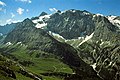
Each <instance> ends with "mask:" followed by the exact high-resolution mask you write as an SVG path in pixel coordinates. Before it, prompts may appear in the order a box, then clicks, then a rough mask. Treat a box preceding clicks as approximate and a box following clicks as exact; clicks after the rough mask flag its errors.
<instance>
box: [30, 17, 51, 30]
mask: <svg viewBox="0 0 120 80" xmlns="http://www.w3.org/2000/svg"><path fill="white" fill-rule="evenodd" d="M50 16H51V15H44V16H40V17H39V19H36V20H32V22H33V23H35V24H36V26H35V27H36V28H43V27H45V26H47V23H45V21H47V20H48V19H49V18H50ZM39 22H42V23H39Z"/></svg>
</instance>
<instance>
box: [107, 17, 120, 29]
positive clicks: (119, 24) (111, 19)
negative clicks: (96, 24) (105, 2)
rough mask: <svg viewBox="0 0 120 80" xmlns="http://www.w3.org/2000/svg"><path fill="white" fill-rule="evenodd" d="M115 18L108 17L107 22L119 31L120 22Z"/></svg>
mask: <svg viewBox="0 0 120 80" xmlns="http://www.w3.org/2000/svg"><path fill="white" fill-rule="evenodd" d="M116 17H117V16H108V17H107V18H108V20H109V21H110V22H111V23H112V24H113V25H116V26H118V28H119V29H120V20H118V19H115V18H116Z"/></svg>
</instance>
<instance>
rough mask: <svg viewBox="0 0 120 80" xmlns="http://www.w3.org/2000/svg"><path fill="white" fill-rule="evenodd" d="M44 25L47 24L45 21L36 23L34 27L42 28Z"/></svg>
mask: <svg viewBox="0 0 120 80" xmlns="http://www.w3.org/2000/svg"><path fill="white" fill-rule="evenodd" d="M45 26H47V23H43V24H39V23H37V24H36V26H35V27H36V28H43V27H45Z"/></svg>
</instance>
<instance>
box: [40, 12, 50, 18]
mask: <svg viewBox="0 0 120 80" xmlns="http://www.w3.org/2000/svg"><path fill="white" fill-rule="evenodd" d="M45 15H48V14H47V13H46V12H42V13H41V14H40V15H39V17H40V16H45Z"/></svg>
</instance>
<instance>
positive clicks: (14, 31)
mask: <svg viewBox="0 0 120 80" xmlns="http://www.w3.org/2000/svg"><path fill="white" fill-rule="evenodd" d="M8 27H9V28H8ZM0 28H1V29H0V33H1V39H0V40H1V47H0V52H1V56H3V57H7V58H8V59H10V60H11V61H12V62H16V63H17V64H20V65H21V66H19V67H22V68H24V70H22V71H21V72H20V71H19V70H14V69H11V67H10V66H9V68H10V69H11V71H12V72H13V73H14V76H15V77H10V76H8V77H10V78H11V79H13V80H14V79H21V77H20V75H23V73H25V72H26V76H27V75H29V73H30V72H32V74H33V76H34V77H36V76H38V78H34V77H33V76H32V78H31V77H29V76H31V75H29V76H27V77H29V78H31V79H32V80H33V79H35V80H44V79H46V80H119V79H120V17H119V16H111V15H110V16H104V15H101V14H93V13H90V12H88V11H86V10H84V11H80V10H75V9H71V10H66V11H63V12H62V11H60V10H58V11H57V12H56V13H54V14H47V13H45V12H42V13H41V14H40V15H39V16H37V17H32V18H31V19H29V18H27V19H25V20H24V21H23V22H18V23H14V24H8V25H5V26H2V27H0ZM6 30H7V31H6ZM4 35H5V36H4ZM11 56H12V57H11ZM1 60H2V59H1ZM48 60H49V61H48ZM6 62H7V61H6ZM51 62H52V63H51ZM57 62H58V63H57ZM24 63H26V64H24ZM27 64H28V65H27ZM59 64H61V65H62V66H61V65H59ZM57 65H59V66H57ZM5 66H6V65H5ZM44 68H45V69H44ZM52 68H55V69H52ZM2 72H4V73H6V71H5V70H4V68H0V73H2ZM19 72H20V73H19ZM18 73H19V74H20V75H19V77H18ZM0 75H1V74H0ZM2 76H4V75H2ZM24 76H25V75H24ZM26 76H25V77H26ZM39 76H40V77H39ZM108 76H109V77H108ZM6 80H7V79H6ZM8 80H9V79H8ZM23 80H25V79H23Z"/></svg>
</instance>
